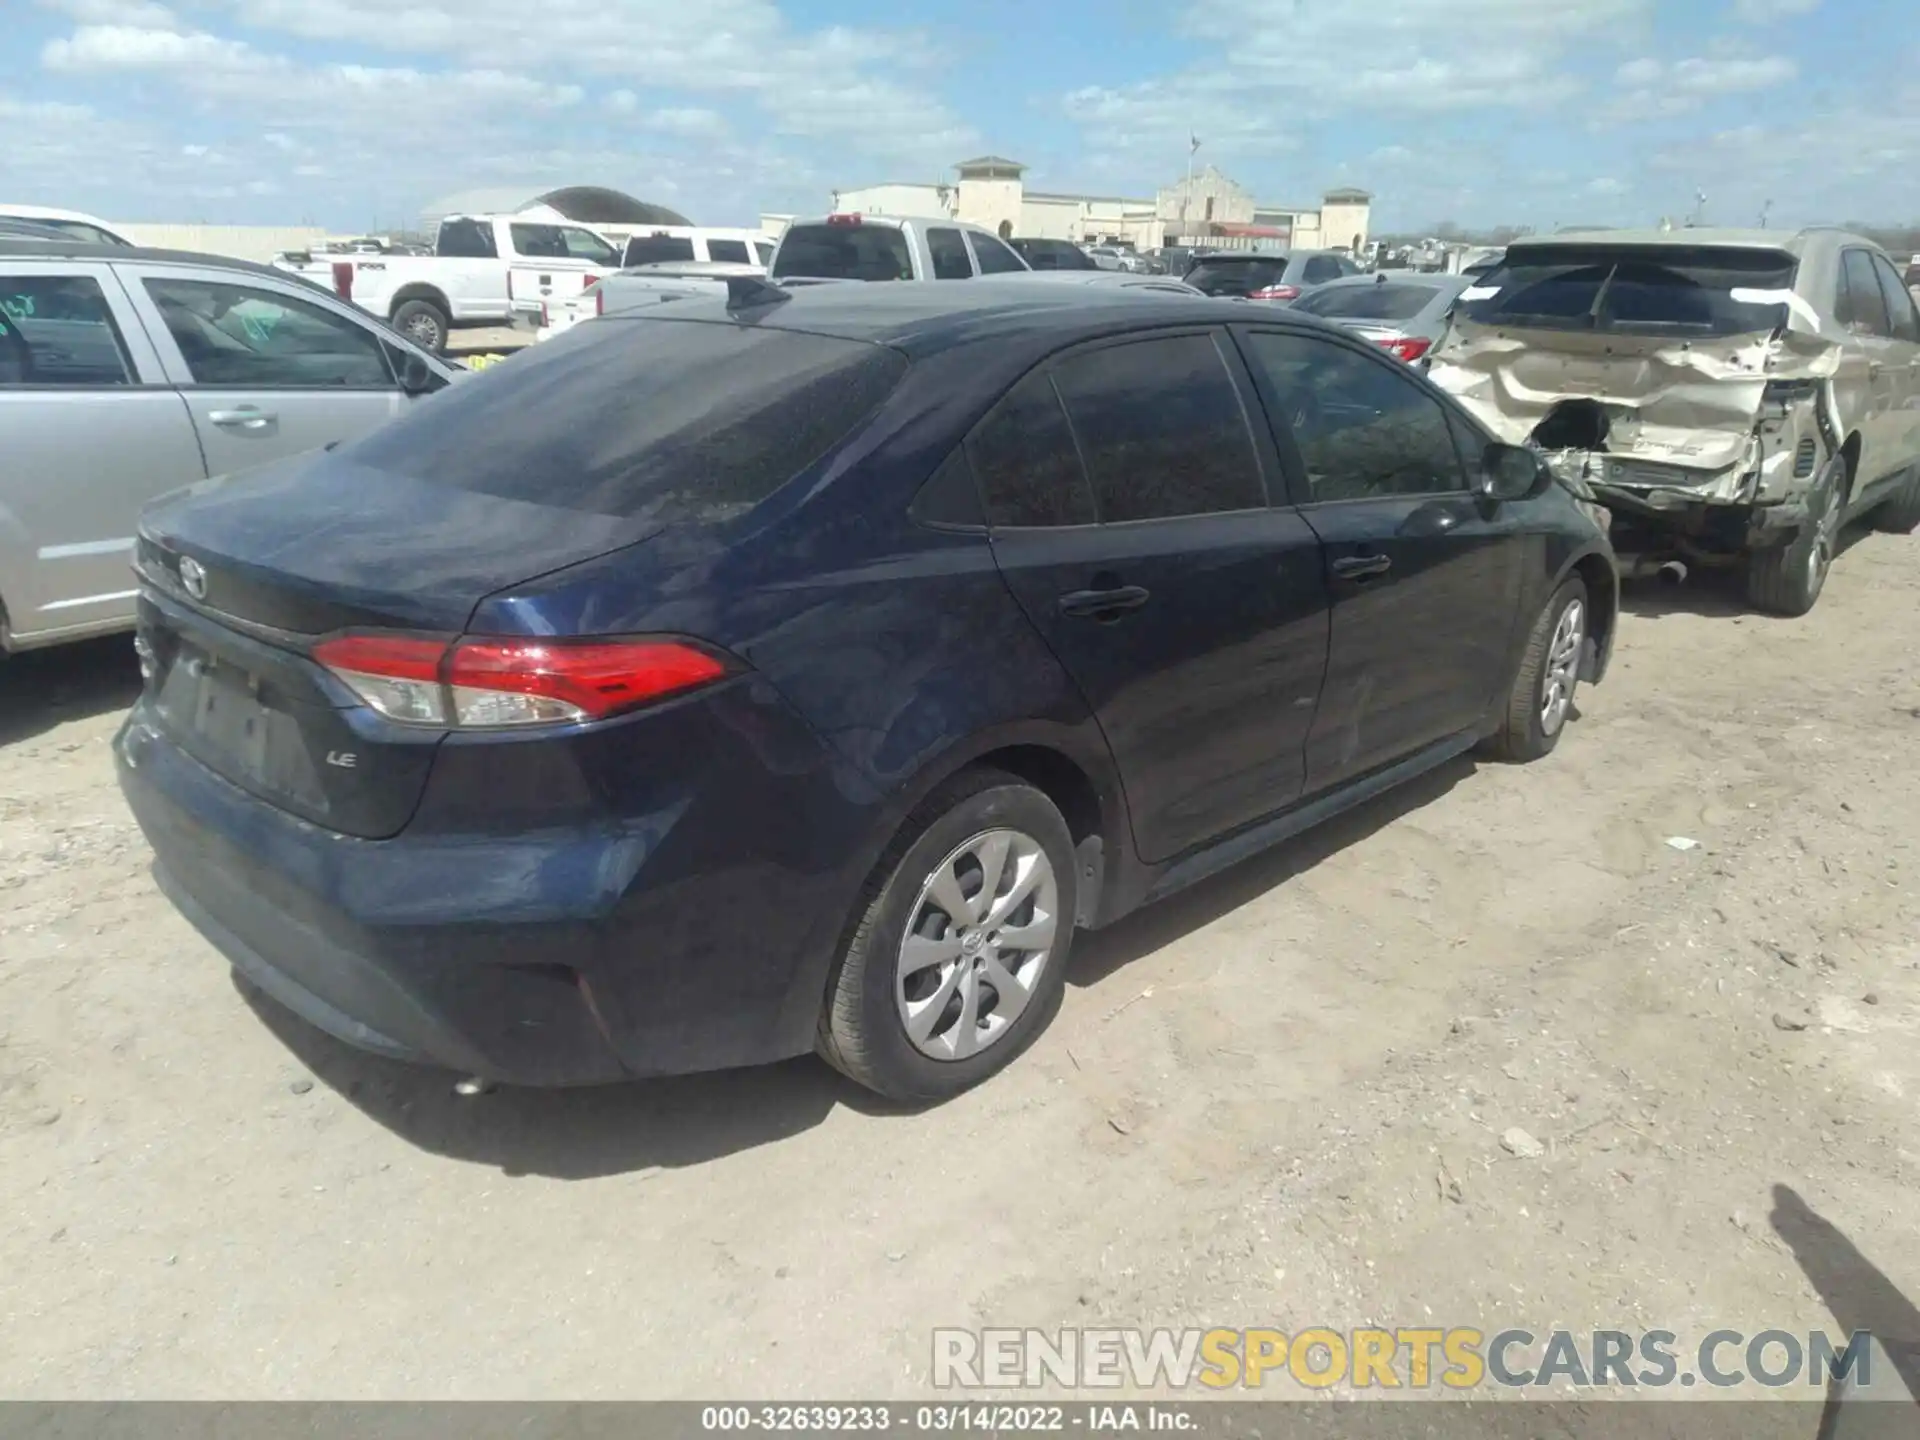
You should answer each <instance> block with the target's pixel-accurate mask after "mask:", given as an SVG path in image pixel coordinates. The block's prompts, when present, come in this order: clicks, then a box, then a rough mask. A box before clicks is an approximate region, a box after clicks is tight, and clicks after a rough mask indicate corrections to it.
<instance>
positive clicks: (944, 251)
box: [927, 226, 973, 280]
mask: <svg viewBox="0 0 1920 1440" xmlns="http://www.w3.org/2000/svg"><path fill="white" fill-rule="evenodd" d="M927 254H928V255H929V256H930V257H932V260H933V278H934V279H936V280H971V279H972V278H973V262H972V261H971V260H969V259H968V258H967V242H966V241H964V240H962V239H961V238H960V232H959V231H958V230H948V229H945V228H942V227H937V226H936V227H935V228H934V229H932V230H929V231H927Z"/></svg>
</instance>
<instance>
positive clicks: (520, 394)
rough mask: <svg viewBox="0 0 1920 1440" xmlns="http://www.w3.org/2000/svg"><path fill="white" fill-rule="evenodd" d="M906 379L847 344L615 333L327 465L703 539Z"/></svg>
mask: <svg viewBox="0 0 1920 1440" xmlns="http://www.w3.org/2000/svg"><path fill="white" fill-rule="evenodd" d="M906 369H907V360H906V357H905V356H903V355H901V354H900V353H899V352H898V351H897V350H890V349H887V348H886V347H884V346H879V345H869V344H865V343H862V342H859V341H853V340H840V339H833V338H830V337H827V336H822V335H804V334H797V333H795V332H793V331H788V330H776V329H771V328H767V327H764V326H735V325H731V324H703V323H700V322H697V321H676V320H656V319H651V318H648V319H627V318H625V317H621V318H620V319H617V320H608V321H605V322H602V323H600V324H595V325H582V326H579V327H577V328H576V329H574V330H573V331H570V332H569V333H567V334H566V335H564V336H562V337H561V338H560V339H558V340H555V341H554V342H553V343H552V344H549V345H537V346H529V347H528V350H527V352H523V353H522V354H521V355H519V356H517V357H516V358H515V360H514V362H513V364H511V365H502V366H498V367H496V368H492V369H488V370H483V371H481V372H480V373H479V374H477V375H474V376H472V377H471V378H469V379H466V380H463V381H461V383H460V384H458V385H451V386H449V387H447V389H446V390H444V391H442V392H441V393H440V394H438V395H436V396H435V397H434V400H433V403H432V404H431V405H416V406H414V407H412V408H411V409H409V410H408V411H406V412H405V413H404V414H403V415H401V416H400V418H399V419H397V420H393V421H390V422H389V423H388V424H386V425H384V426H382V427H381V428H380V429H378V430H375V431H373V432H372V433H371V434H369V435H368V436H367V437H366V438H364V439H363V440H360V441H358V442H356V443H355V444H353V445H351V446H348V447H345V448H343V450H342V452H341V453H342V454H345V455H349V456H350V457H351V458H352V459H353V460H354V461H356V462H357V463H359V464H362V465H367V466H371V467H373V468H375V469H381V470H391V471H394V472H397V473H399V474H402V475H408V476H411V477H413V478H415V479H418V480H424V481H428V482H430V483H432V484H436V485H447V486H451V487H453V488H455V489H459V490H468V491H477V492H479V493H481V494H485V495H496V496H499V497H501V498H503V499H507V500H523V501H526V502H528V503H530V504H535V505H553V506H560V507H563V508H566V509H570V510H584V511H589V512H591V513H594V514H599V515H614V516H620V517H625V518H633V519H641V520H660V521H666V522H675V523H714V522H718V521H722V520H727V519H731V518H733V517H734V516H737V515H740V514H744V513H745V512H746V511H747V510H750V509H751V508H752V507H753V506H755V505H757V504H759V503H760V501H762V500H764V499H766V498H767V497H768V496H769V495H771V494H773V492H774V491H775V490H777V489H779V488H780V486H782V485H783V484H785V483H786V482H787V481H788V480H790V479H792V478H793V477H794V476H795V475H797V474H799V473H800V472H801V471H803V470H805V469H806V468H807V467H809V466H810V465H812V464H813V463H814V462H815V461H817V460H818V459H820V458H821V457H822V456H823V455H825V454H826V453H827V452H828V451H829V450H831V449H832V448H833V447H834V446H835V445H837V444H838V443H840V441H842V440H843V439H845V438H846V436H847V435H848V434H849V433H850V432H851V431H853V430H854V429H855V428H856V427H857V426H858V425H859V424H860V423H861V421H862V420H864V419H865V418H866V417H867V415H868V414H870V413H871V412H872V411H873V409H874V408H875V407H876V406H877V405H879V404H880V402H881V401H882V400H884V399H885V398H886V397H887V395H888V394H889V393H890V392H891V391H892V390H893V388H894V386H895V385H897V384H898V383H899V381H900V377H901V376H902V375H903V374H904V373H905V372H906Z"/></svg>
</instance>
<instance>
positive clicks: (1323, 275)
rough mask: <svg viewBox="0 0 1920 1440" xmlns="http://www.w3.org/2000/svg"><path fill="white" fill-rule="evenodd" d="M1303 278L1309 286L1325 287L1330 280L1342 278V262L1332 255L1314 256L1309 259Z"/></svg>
mask: <svg viewBox="0 0 1920 1440" xmlns="http://www.w3.org/2000/svg"><path fill="white" fill-rule="evenodd" d="M1302 276H1303V278H1304V279H1305V280H1306V282H1307V284H1309V285H1324V284H1326V283H1327V281H1329V280H1338V279H1339V278H1340V262H1339V261H1338V260H1336V259H1334V258H1333V257H1332V256H1331V255H1314V256H1311V257H1309V258H1308V260H1307V264H1306V269H1305V270H1304V271H1303V272H1302Z"/></svg>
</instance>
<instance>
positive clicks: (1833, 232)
mask: <svg viewBox="0 0 1920 1440" xmlns="http://www.w3.org/2000/svg"><path fill="white" fill-rule="evenodd" d="M1822 241H1826V242H1828V243H1845V244H1857V245H1873V241H1871V240H1869V239H1867V238H1866V236H1864V235H1855V234H1853V233H1851V232H1849V231H1846V230H1842V229H1839V228H1837V227H1834V226H1825V225H1810V226H1807V227H1806V228H1805V229H1802V230H1759V229H1734V228H1724V229H1706V228H1704V227H1702V228H1699V229H1694V230H1568V231H1565V232H1563V233H1562V234H1559V235H1528V236H1526V237H1525V238H1524V239H1520V240H1515V241H1514V242H1513V243H1512V245H1510V246H1509V247H1508V249H1509V251H1512V250H1534V249H1547V248H1552V247H1557V246H1563V245H1564V246H1570V247H1578V248H1582V249H1586V248H1591V247H1593V246H1635V247H1650V248H1651V247H1661V248H1672V249H1684V248H1687V247H1690V246H1718V247H1721V248H1727V249H1737V250H1785V251H1787V252H1788V253H1789V254H1792V255H1804V254H1806V253H1807V251H1808V250H1809V249H1811V248H1812V247H1813V246H1814V245H1817V244H1819V243H1820V242H1822ZM1874 248H1876V249H1878V248H1879V247H1878V246H1875V247H1874Z"/></svg>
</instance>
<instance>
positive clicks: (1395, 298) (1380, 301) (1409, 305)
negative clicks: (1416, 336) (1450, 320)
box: [1293, 282, 1440, 320]
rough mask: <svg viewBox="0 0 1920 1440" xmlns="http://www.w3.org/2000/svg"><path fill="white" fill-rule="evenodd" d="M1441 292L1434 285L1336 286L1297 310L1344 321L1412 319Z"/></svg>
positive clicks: (1308, 299)
mask: <svg viewBox="0 0 1920 1440" xmlns="http://www.w3.org/2000/svg"><path fill="white" fill-rule="evenodd" d="M1439 293H1440V292H1439V291H1438V290H1437V289H1436V288H1435V287H1433V286H1431V285H1405V284H1395V283H1392V282H1376V283H1375V284H1372V285H1335V286H1331V287H1329V288H1328V289H1325V290H1321V291H1319V292H1317V293H1315V294H1312V295H1309V296H1307V297H1306V298H1305V299H1304V300H1297V301H1295V302H1294V306H1293V308H1294V309H1296V310H1304V311H1306V312H1307V314H1309V315H1325V316H1328V317H1330V318H1338V319H1341V320H1411V319H1413V317H1414V316H1416V315H1418V314H1419V313H1420V312H1421V311H1422V310H1424V309H1426V308H1427V306H1429V305H1431V304H1432V303H1433V301H1434V298H1435V297H1436V296H1437V295H1438V294H1439Z"/></svg>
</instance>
